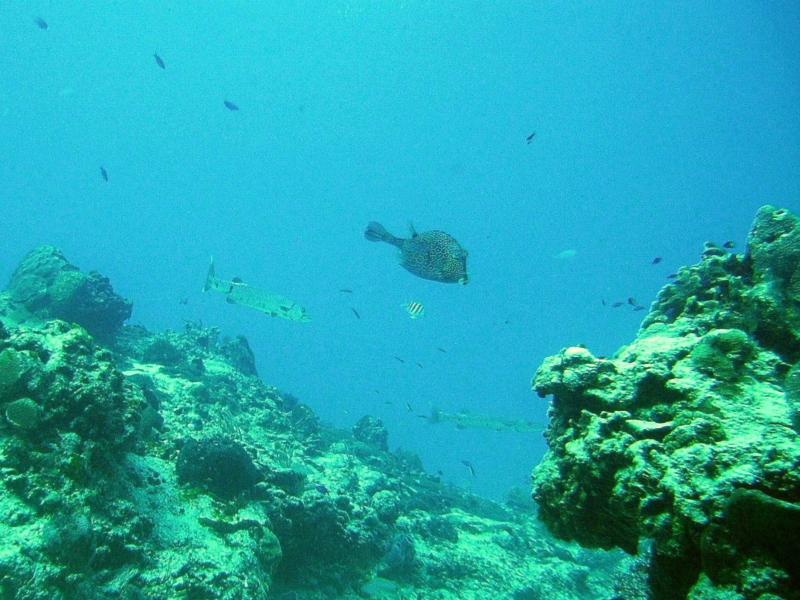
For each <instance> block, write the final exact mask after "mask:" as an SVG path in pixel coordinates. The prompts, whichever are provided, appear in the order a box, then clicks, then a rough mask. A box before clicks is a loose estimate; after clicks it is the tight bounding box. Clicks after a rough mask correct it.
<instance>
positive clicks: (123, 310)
mask: <svg viewBox="0 0 800 600" xmlns="http://www.w3.org/2000/svg"><path fill="white" fill-rule="evenodd" d="M7 293H8V296H9V297H10V299H11V300H12V301H13V303H14V304H15V305H16V306H17V307H21V308H22V309H23V310H24V311H26V312H27V313H29V315H31V316H35V317H39V318H43V319H61V320H64V321H70V322H74V323H78V324H79V325H81V326H82V327H84V328H85V329H86V330H87V331H88V332H89V333H91V334H92V335H93V336H95V337H97V338H99V339H101V340H109V339H111V338H113V336H114V334H116V332H117V331H118V330H119V328H120V327H121V326H122V324H123V323H124V322H125V321H126V320H127V319H128V318H129V317H130V316H131V310H132V308H133V305H132V304H131V303H130V302H128V301H127V300H125V299H124V298H121V297H120V296H118V295H117V294H115V293H114V290H113V289H112V287H111V283H110V282H109V280H108V279H107V278H105V277H103V276H102V275H100V274H99V273H96V272H94V271H92V272H90V273H88V274H84V273H81V271H80V270H79V269H78V268H77V267H76V266H74V265H72V264H70V262H69V261H67V259H66V258H65V257H64V255H63V254H61V252H59V251H58V250H57V249H56V248H54V247H52V246H41V247H39V248H36V249H35V250H33V251H31V252H29V253H28V254H27V255H26V256H25V257H24V258H23V259H22V262H21V263H20V264H19V266H18V267H17V269H16V270H15V271H14V274H13V275H12V276H11V281H10V282H9V285H8V292H7Z"/></svg>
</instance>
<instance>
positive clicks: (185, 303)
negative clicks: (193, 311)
mask: <svg viewBox="0 0 800 600" xmlns="http://www.w3.org/2000/svg"><path fill="white" fill-rule="evenodd" d="M179 304H183V305H184V306H185V305H187V304H189V299H188V298H181V299H180V301H179Z"/></svg>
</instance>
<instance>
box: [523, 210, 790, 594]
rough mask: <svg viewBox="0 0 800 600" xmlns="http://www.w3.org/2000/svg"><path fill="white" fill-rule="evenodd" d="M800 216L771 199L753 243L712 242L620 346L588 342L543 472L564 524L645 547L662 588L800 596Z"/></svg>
mask: <svg viewBox="0 0 800 600" xmlns="http://www.w3.org/2000/svg"><path fill="white" fill-rule="evenodd" d="M798 291H800V221H799V220H798V218H797V217H796V216H794V215H792V214H791V213H790V212H789V211H786V210H783V209H776V208H774V207H771V206H765V207H762V208H761V209H760V210H759V211H758V214H757V216H756V219H755V223H754V225H753V228H752V231H751V233H750V236H749V238H748V248H747V252H746V253H745V254H744V255H737V254H729V253H727V252H726V251H724V250H723V249H721V248H718V247H716V246H714V245H712V244H708V245H707V246H706V249H705V251H704V253H703V257H702V261H701V262H700V263H698V264H696V265H694V266H692V267H687V268H683V269H681V270H680V271H679V272H678V274H677V278H676V280H675V281H674V283H672V284H670V285H667V286H666V287H665V288H664V289H662V291H661V292H660V294H659V296H658V298H657V300H656V301H655V302H654V303H653V306H652V307H651V310H650V313H649V314H648V316H647V317H646V318H645V320H644V322H643V324H642V327H641V329H640V331H639V333H638V335H637V337H636V339H635V340H634V341H633V342H632V343H631V344H629V345H627V346H625V347H623V348H621V349H620V350H619V351H618V352H617V353H616V354H615V355H614V356H613V357H612V358H610V359H602V358H598V357H595V356H593V355H592V354H591V353H590V352H589V351H588V350H586V349H584V348H579V347H573V348H567V349H565V350H563V351H562V352H561V353H560V354H558V355H556V356H552V357H549V358H547V359H545V361H544V363H543V364H542V365H541V367H540V368H539V369H538V371H537V372H536V375H535V377H534V379H533V384H532V385H533V388H534V389H535V391H536V392H537V393H538V394H539V395H540V396H542V397H545V396H547V395H552V404H551V409H550V417H551V420H550V425H549V426H548V429H547V431H546V434H545V435H546V438H547V441H548V444H549V447H550V449H549V451H548V453H547V454H546V456H545V458H544V460H543V461H542V463H541V464H540V465H539V466H537V467H536V469H535V470H534V475H533V479H534V490H533V495H534V498H535V499H536V501H537V502H538V504H539V507H540V511H539V514H540V517H541V518H542V519H543V521H544V522H545V523H546V524H547V526H548V528H549V529H550V530H551V531H553V532H554V533H555V534H556V535H557V536H559V537H561V538H565V539H571V540H577V541H579V542H580V543H581V544H583V545H586V546H591V547H601V548H612V547H619V548H622V549H624V550H626V551H627V552H630V553H635V552H637V550H641V549H643V548H644V547H645V544H644V540H650V544H651V546H652V547H651V552H650V558H649V566H648V577H649V585H650V588H651V590H652V595H653V598H655V599H673V598H675V599H677V598H685V597H687V596H688V597H689V598H703V599H714V598H718V599H722V598H746V599H750V598H753V599H755V598H767V597H769V598H778V597H780V598H800V592H798V590H800V560H799V559H798V554H797V548H799V547H800V535H799V533H798V523H800V519H798V514H800V443H798V438H797V431H798V416H797V415H798V401H799V400H800V393H799V392H800V294H798Z"/></svg>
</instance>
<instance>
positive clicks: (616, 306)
mask: <svg viewBox="0 0 800 600" xmlns="http://www.w3.org/2000/svg"><path fill="white" fill-rule="evenodd" d="M623 304H625V303H624V302H614V304H612V305H611V308H619V307H620V306H622V305H623Z"/></svg>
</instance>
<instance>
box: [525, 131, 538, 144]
mask: <svg viewBox="0 0 800 600" xmlns="http://www.w3.org/2000/svg"><path fill="white" fill-rule="evenodd" d="M535 137H536V132H535V131H534V132H533V133H532V134H530V135H529V136H528V137H526V138H525V141H526V142H528V143H529V144H530V143H531V142H532V141H533V138H535Z"/></svg>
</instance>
